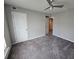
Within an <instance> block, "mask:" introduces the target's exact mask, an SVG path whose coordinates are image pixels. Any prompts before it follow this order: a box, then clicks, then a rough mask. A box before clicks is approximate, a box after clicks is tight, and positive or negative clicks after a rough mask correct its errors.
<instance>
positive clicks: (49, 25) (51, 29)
mask: <svg viewBox="0 0 79 59" xmlns="http://www.w3.org/2000/svg"><path fill="white" fill-rule="evenodd" d="M52 32H53V18H49V20H48V34H51V35H52Z"/></svg>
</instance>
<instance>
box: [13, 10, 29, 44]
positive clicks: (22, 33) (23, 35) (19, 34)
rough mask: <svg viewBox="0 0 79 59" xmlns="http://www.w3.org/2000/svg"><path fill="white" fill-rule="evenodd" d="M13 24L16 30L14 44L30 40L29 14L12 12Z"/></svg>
mask: <svg viewBox="0 0 79 59" xmlns="http://www.w3.org/2000/svg"><path fill="white" fill-rule="evenodd" d="M11 14H12V22H13V30H14V37H15V39H14V40H13V41H14V43H18V42H23V41H26V40H28V31H27V28H28V27H27V14H26V13H22V12H16V11H12V12H11Z"/></svg>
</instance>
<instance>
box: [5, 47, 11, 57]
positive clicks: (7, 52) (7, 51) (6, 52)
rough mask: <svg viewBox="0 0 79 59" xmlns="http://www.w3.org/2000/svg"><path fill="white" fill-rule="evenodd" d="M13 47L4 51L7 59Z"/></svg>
mask: <svg viewBox="0 0 79 59" xmlns="http://www.w3.org/2000/svg"><path fill="white" fill-rule="evenodd" d="M10 49H11V47H7V48H6V49H5V51H4V58H5V59H7V57H8V55H9V52H10Z"/></svg>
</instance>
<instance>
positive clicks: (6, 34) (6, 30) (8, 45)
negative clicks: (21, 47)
mask: <svg viewBox="0 0 79 59" xmlns="http://www.w3.org/2000/svg"><path fill="white" fill-rule="evenodd" d="M4 38H5V43H6V47H5V49H4V54H5V59H6V58H7V56H8V54H9V51H10V48H11V39H10V33H9V28H8V23H7V19H6V14H4Z"/></svg>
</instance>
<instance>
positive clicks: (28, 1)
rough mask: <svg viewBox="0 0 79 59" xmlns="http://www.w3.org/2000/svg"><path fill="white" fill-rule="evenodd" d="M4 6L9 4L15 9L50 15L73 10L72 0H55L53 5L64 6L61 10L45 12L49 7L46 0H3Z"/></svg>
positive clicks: (55, 9)
mask: <svg viewBox="0 0 79 59" xmlns="http://www.w3.org/2000/svg"><path fill="white" fill-rule="evenodd" d="M4 2H5V3H6V4H10V5H13V6H17V7H22V8H26V9H30V10H35V11H40V12H45V13H51V12H56V13H57V12H62V11H65V10H67V9H70V8H74V0H55V4H64V7H63V8H54V9H53V10H46V11H44V9H45V8H47V7H48V6H49V4H48V3H47V1H46V0H4Z"/></svg>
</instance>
